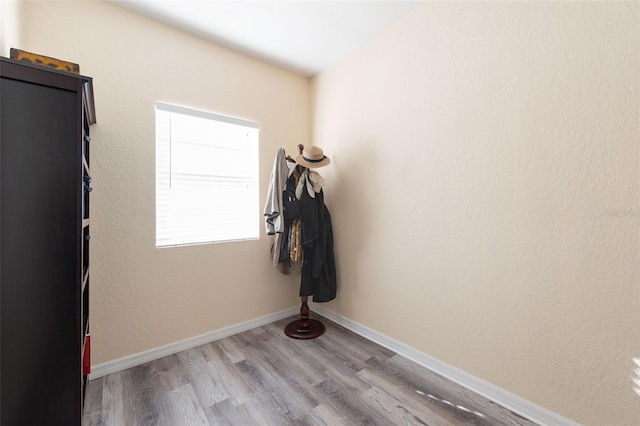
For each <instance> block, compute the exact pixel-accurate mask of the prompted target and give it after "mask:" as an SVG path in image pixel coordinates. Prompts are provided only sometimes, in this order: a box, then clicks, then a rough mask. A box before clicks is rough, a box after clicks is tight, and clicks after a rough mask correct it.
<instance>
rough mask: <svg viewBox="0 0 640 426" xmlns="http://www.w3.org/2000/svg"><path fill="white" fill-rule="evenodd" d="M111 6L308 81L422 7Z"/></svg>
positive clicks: (193, 2) (157, 1)
mask: <svg viewBox="0 0 640 426" xmlns="http://www.w3.org/2000/svg"><path fill="white" fill-rule="evenodd" d="M106 1H108V2H109V3H112V4H114V5H117V6H120V7H122V8H125V9H128V10H130V11H132V12H135V13H139V14H141V15H144V16H147V17H149V18H152V19H155V20H157V21H160V22H164V23H166V24H168V25H171V26H172V27H175V28H178V29H180V30H183V31H185V32H188V33H191V34H193V35H196V36H198V37H201V38H204V39H207V40H211V41H213V42H215V43H217V44H220V45H223V46H226V47H228V48H231V49H233V50H236V51H239V52H242V53H244V54H247V55H250V56H253V57H256V58H258V59H261V60H264V61H266V62H269V63H272V64H275V65H278V66H281V67H283V68H286V69H289V70H292V71H294V72H296V73H298V74H301V75H304V76H313V75H315V74H317V73H318V72H320V71H323V70H325V69H326V68H327V67H329V66H331V65H332V64H333V63H335V62H336V61H337V60H339V59H340V58H342V57H343V56H345V55H346V54H347V53H349V52H351V51H352V50H353V49H355V48H356V47H357V46H359V45H360V44H362V43H363V42H364V41H365V40H367V39H368V38H369V37H371V36H372V35H374V34H375V33H377V32H378V31H380V30H381V29H382V28H383V27H385V26H387V25H389V24H390V23H391V22H393V21H394V20H396V19H397V18H399V17H400V16H402V15H404V14H405V13H407V12H408V11H409V10H410V9H412V8H413V7H415V6H417V5H418V4H419V3H420V1H231V0H229V1H220V0H218V1H205V0H182V1H179V0H129V1H119V0H106Z"/></svg>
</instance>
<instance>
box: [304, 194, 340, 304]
mask: <svg viewBox="0 0 640 426" xmlns="http://www.w3.org/2000/svg"><path fill="white" fill-rule="evenodd" d="M298 205H299V207H300V216H301V217H302V243H303V247H304V263H303V267H302V279H301V281H300V296H313V301H314V302H328V301H330V300H333V299H335V297H336V290H337V280H336V265H335V257H334V254H333V226H332V224H331V215H330V214H329V209H327V206H325V204H324V193H323V191H322V189H320V191H319V192H318V193H316V194H315V197H311V195H309V191H302V194H301V198H300V201H299V202H298Z"/></svg>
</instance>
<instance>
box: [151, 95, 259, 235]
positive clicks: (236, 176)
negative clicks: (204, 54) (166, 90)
mask: <svg viewBox="0 0 640 426" xmlns="http://www.w3.org/2000/svg"><path fill="white" fill-rule="evenodd" d="M258 133H259V125H258V124H257V123H254V122H251V121H245V120H240V119H236V118H231V117H225V116H221V115H217V114H212V113H207V112H203V111H197V110H192V109H189V108H183V107H178V106H174V105H168V104H162V103H156V246H157V247H161V246H172V245H183V244H198V243H207V242H217V241H230V240H242V239H252V238H258V235H259V227H260V218H261V216H260V212H259V206H258V203H259V193H258Z"/></svg>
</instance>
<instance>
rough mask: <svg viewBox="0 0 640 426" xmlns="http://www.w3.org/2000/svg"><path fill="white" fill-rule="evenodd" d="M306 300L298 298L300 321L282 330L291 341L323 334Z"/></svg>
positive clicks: (306, 298)
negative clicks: (311, 314) (300, 303)
mask: <svg viewBox="0 0 640 426" xmlns="http://www.w3.org/2000/svg"><path fill="white" fill-rule="evenodd" d="M303 150H304V145H302V144H300V145H298V154H300V155H302V151H303ZM287 159H288V160H289V159H290V160H292V161H293V159H292V158H291V157H290V156H287ZM296 167H298V168H299V169H298V171H299V172H300V174H302V172H303V171H304V170H305V168H306V167H303V166H300V165H298V166H296ZM308 298H309V297H308V296H301V297H300V300H301V301H302V306H301V307H300V319H299V320H295V321H292V322H290V323H289V324H287V326H286V327H285V328H284V334H286V335H287V336H289V337H291V338H293V339H315V338H316V337H318V336H321V335H322V334H324V332H325V326H324V324H323V323H322V322H320V321H318V320H316V319H311V318H309V305H307V300H308Z"/></svg>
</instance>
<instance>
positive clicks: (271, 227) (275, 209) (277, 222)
mask: <svg viewBox="0 0 640 426" xmlns="http://www.w3.org/2000/svg"><path fill="white" fill-rule="evenodd" d="M288 172H289V170H288V168H287V160H286V159H285V152H284V149H282V148H278V151H277V152H276V158H275V160H274V162H273V169H272V170H271V177H270V178H269V189H268V191H267V202H266V203H265V206H264V217H265V228H266V231H267V234H268V235H273V234H275V233H282V232H284V220H283V218H282V191H283V190H284V187H285V185H286V183H287V176H288Z"/></svg>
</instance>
